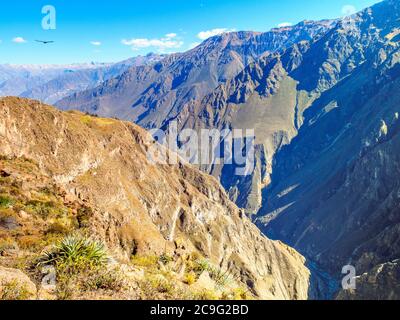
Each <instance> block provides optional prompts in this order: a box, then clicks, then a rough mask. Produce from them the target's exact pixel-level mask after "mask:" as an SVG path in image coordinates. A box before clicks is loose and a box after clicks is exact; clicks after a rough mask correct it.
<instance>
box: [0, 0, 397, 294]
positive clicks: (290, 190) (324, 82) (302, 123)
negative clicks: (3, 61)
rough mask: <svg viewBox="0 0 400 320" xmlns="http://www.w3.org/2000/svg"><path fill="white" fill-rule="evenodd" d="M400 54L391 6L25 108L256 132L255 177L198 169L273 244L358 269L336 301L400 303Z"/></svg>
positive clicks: (41, 90)
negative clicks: (352, 286) (51, 106)
mask: <svg viewBox="0 0 400 320" xmlns="http://www.w3.org/2000/svg"><path fill="white" fill-rule="evenodd" d="M399 41H400V4H399V2H398V1H397V0H385V1H383V2H380V3H378V4H376V5H374V6H372V7H370V8H367V9H365V10H363V11H361V12H359V13H357V14H354V15H352V16H351V17H346V18H344V19H336V20H323V21H303V22H301V23H299V24H297V25H295V26H290V27H283V28H277V29H273V30H271V31H269V32H265V33H257V32H232V33H226V34H222V35H220V36H216V37H212V38H209V39H207V40H206V41H204V42H203V43H202V44H201V45H199V46H198V47H196V48H194V49H192V50H190V51H188V52H184V53H177V54H171V55H168V56H165V57H159V56H156V57H152V58H151V59H149V60H148V61H147V60H146V59H145V61H143V60H141V62H140V63H135V62H131V63H132V64H130V63H128V64H123V66H122V67H117V68H116V69H117V70H118V71H115V72H116V73H118V74H117V75H115V76H112V75H111V74H112V73H113V72H110V73H108V72H105V71H104V70H106V69H107V68H113V67H110V66H104V67H102V68H101V70H102V71H101V73H102V76H101V77H97V76H93V73H95V72H94V70H98V69H96V68H95V69H93V70H92V69H90V71H88V70H86V71H85V74H87V73H88V72H89V73H90V76H88V77H89V78H91V80H90V81H89V80H85V81H84V83H85V86H86V85H87V88H85V90H83V91H82V90H81V89H82V87H79V88H78V86H77V87H74V89H73V91H74V92H71V93H72V94H71V95H69V94H67V93H68V89H66V88H64V83H68V81H66V82H58V80H56V81H55V83H56V84H57V85H55V86H54V87H53V86H52V85H49V82H48V83H47V84H46V85H45V86H43V85H42V84H39V86H38V87H37V88H36V89H35V90H28V91H29V92H30V93H29V94H27V93H17V94H19V95H21V96H26V97H30V94H32V96H31V97H36V98H40V99H42V100H46V99H45V98H44V97H50V96H52V97H53V98H51V99H52V100H49V102H52V103H53V102H55V105H56V106H57V107H58V108H60V109H61V110H73V109H76V110H79V111H81V112H87V113H90V114H97V115H99V116H102V117H116V118H119V119H122V120H127V121H130V122H135V123H136V124H138V125H140V126H142V127H143V128H145V129H153V128H161V129H163V130H165V131H167V130H168V127H169V126H170V125H171V124H172V123H177V124H178V130H179V131H182V130H184V129H195V130H196V131H200V130H201V129H220V130H223V129H226V128H229V129H254V130H255V136H256V141H255V144H256V145H255V154H256V158H255V163H254V166H255V170H254V172H253V173H252V174H251V175H248V176H244V177H239V176H236V175H235V174H234V170H235V169H236V165H218V164H215V163H211V164H210V165H202V166H200V167H199V168H200V169H201V170H202V171H204V172H205V173H208V174H210V175H213V176H214V177H215V178H217V179H218V180H219V181H220V182H221V184H222V186H223V187H224V189H225V190H226V192H227V193H228V195H229V197H230V200H232V201H233V202H235V203H236V205H237V206H238V207H240V208H242V209H243V210H244V212H245V213H246V214H247V215H248V216H249V217H250V218H251V219H253V221H254V223H255V224H256V225H257V226H258V227H259V228H260V229H261V231H262V232H263V233H264V234H266V235H267V236H268V237H269V238H271V239H274V240H280V241H283V242H284V243H286V244H288V245H290V246H292V247H294V248H295V249H297V250H298V251H299V252H300V253H301V254H303V255H304V256H305V257H306V258H307V259H308V260H309V261H310V263H312V265H316V266H317V269H318V270H321V272H322V273H324V274H325V273H326V274H329V276H330V277H331V278H332V279H333V280H334V281H338V282H339V280H340V279H341V277H342V274H341V271H342V267H343V266H345V265H353V266H354V267H355V269H356V271H357V276H358V277H357V281H358V285H359V287H360V288H361V289H360V290H355V291H346V292H345V291H341V292H339V293H338V295H337V298H339V299H371V298H372V299H374V298H377V299H395V298H399V297H400V292H399V289H398V283H399V281H398V280H399V278H400V277H399V272H400V265H399V262H398V259H399V256H400V247H399V245H398V243H399V242H398V239H399V235H400V229H399V228H400V215H399V202H400V185H399V174H400V159H399V156H398V155H399V145H398V144H399V130H400V122H399V112H400V110H399V102H400V90H399V89H400V86H399V84H400V78H399V77H400V64H399V62H400V42H399ZM51 72H53V71H51ZM103 72H105V73H106V74H107V75H109V77H108V76H105V75H104V73H103ZM76 73H78V74H79V72H74V74H76ZM0 75H2V73H0ZM79 77H80V76H79ZM103 77H104V78H103ZM105 77H108V78H107V79H105ZM83 78H85V77H83ZM93 78H96V80H93ZM100 78H102V79H103V80H105V81H104V82H102V83H99V81H100V80H97V79H100ZM0 79H2V78H0ZM85 79H86V78H85ZM1 86H2V85H1ZM49 88H50V89H49ZM86 89H87V90H86ZM25 91H26V90H25ZM51 92H53V93H51ZM58 92H61V94H60V95H58ZM54 94H55V95H54ZM310 268H311V267H310ZM311 269H312V270H313V268H311ZM383 286H384V287H385V288H383ZM320 289H321V291H324V290H325V291H326V290H327V289H326V288H325V287H324V288H322V287H321V288H320ZM321 294H323V293H321Z"/></svg>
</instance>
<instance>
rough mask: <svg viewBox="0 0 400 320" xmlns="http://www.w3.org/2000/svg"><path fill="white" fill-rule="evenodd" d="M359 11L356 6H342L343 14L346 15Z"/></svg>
mask: <svg viewBox="0 0 400 320" xmlns="http://www.w3.org/2000/svg"><path fill="white" fill-rule="evenodd" d="M355 13H357V9H356V7H355V6H353V5H350V4H347V5H345V6H343V7H342V14H343V15H344V16H351V15H352V14H355Z"/></svg>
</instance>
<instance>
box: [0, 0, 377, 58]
mask: <svg viewBox="0 0 400 320" xmlns="http://www.w3.org/2000/svg"><path fill="white" fill-rule="evenodd" d="M377 2H379V1H378V0H153V1H135V0H112V1H111V0H108V1H107V0H97V1H93V0H47V1H42V0H29V1H27V0H5V1H1V3H0V6H1V7H0V63H13V64H28V63H29V64H39V63H58V64H59V63H72V62H90V61H99V62H112V61H120V60H123V59H126V58H129V57H132V56H136V55H143V54H146V53H148V52H166V53H168V52H177V51H185V50H188V49H189V48H191V47H192V46H194V45H195V44H196V43H199V42H201V41H202V40H204V39H205V38H206V37H207V36H210V35H212V34H215V33H218V32H221V31H222V30H237V31H239V30H252V31H267V30H269V29H271V28H273V27H276V26H278V25H280V24H282V23H292V24H295V23H297V22H299V21H301V20H304V19H308V20H320V19H325V18H336V17H340V16H342V15H343V13H342V12H343V8H347V9H346V10H345V12H348V11H349V10H350V11H351V10H352V8H354V9H356V10H361V9H363V8H365V7H368V6H370V5H373V4H374V3H377ZM44 5H52V6H54V8H55V9H56V13H57V16H56V23H57V26H56V29H55V30H43V29H42V25H41V23H42V18H43V17H44V15H43V14H42V12H41V11H42V7H43V6H44ZM346 6H347V7H346ZM36 39H43V40H55V41H56V42H55V43H54V44H49V45H46V46H45V45H41V44H39V43H36V42H35V40H36Z"/></svg>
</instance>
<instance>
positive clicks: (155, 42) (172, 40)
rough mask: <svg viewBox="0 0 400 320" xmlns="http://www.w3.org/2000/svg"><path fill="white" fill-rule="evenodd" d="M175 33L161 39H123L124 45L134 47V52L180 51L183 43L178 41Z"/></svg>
mask: <svg viewBox="0 0 400 320" xmlns="http://www.w3.org/2000/svg"><path fill="white" fill-rule="evenodd" d="M176 37H177V35H176V34H175V33H169V34H167V35H165V38H161V39H147V38H143V39H123V40H122V41H121V43H122V44H124V45H126V46H130V47H132V50H135V51H136V50H139V49H143V48H150V47H153V48H157V49H158V50H160V51H163V50H167V49H178V48H180V47H182V46H183V41H181V40H179V39H176Z"/></svg>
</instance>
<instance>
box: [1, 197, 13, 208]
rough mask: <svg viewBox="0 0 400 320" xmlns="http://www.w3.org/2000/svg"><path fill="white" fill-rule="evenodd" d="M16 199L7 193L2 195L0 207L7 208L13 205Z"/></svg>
mask: <svg viewBox="0 0 400 320" xmlns="http://www.w3.org/2000/svg"><path fill="white" fill-rule="evenodd" d="M13 203H14V201H13V199H11V198H10V197H9V196H7V195H0V208H3V209H7V208H9V207H11V206H12V205H13Z"/></svg>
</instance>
